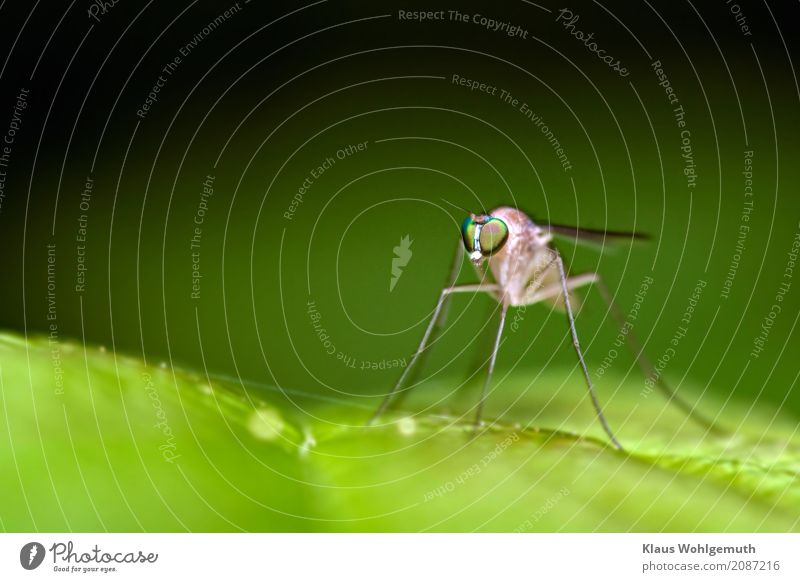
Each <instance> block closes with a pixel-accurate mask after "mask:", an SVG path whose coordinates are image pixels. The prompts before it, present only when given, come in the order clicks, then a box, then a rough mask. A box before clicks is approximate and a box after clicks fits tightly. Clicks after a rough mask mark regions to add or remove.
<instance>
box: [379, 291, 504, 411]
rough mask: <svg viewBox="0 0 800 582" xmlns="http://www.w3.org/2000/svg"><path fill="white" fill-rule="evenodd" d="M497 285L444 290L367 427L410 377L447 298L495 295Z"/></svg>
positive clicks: (384, 409)
mask: <svg viewBox="0 0 800 582" xmlns="http://www.w3.org/2000/svg"><path fill="white" fill-rule="evenodd" d="M497 290H498V288H497V285H487V284H484V283H476V284H473V285H457V286H453V287H446V288H445V289H442V293H441V295H439V301H438V302H437V303H436V309H434V311H433V317H431V321H430V322H429V323H428V327H427V329H426V330H425V334H424V335H423V336H422V341H421V342H420V344H419V347H418V348H417V351H416V352H414V355H413V356H412V358H411V361H410V362H409V363H408V366H406V367H405V369H404V370H403V373H402V374H401V376H400V379H399V380H397V383H396V384H395V385H394V388H392V390H391V391H390V392H389V393H388V394H387V395H386V396H385V397H384V399H383V402H381V405H380V406H379V407H378V409H377V410H376V411H375V414H373V415H372V417H371V418H370V419H369V421H368V422H367V426H369V425H371V424H372V423H373V422H375V421H376V420H377V419H378V418H380V416H381V415H382V414H383V413H384V412H385V411H386V409H387V408H388V406H389V404H390V403H391V401H392V399H393V398H394V396H395V394H396V393H397V391H398V390H400V387H401V386H402V385H403V382H404V381H405V379H406V377H407V376H408V374H409V372H410V370H411V368H413V367H414V364H415V363H416V362H417V360H418V359H419V357H420V355H421V354H422V353H423V352H424V351H425V348H426V347H427V345H428V340H429V339H430V336H431V333H432V332H433V328H434V327H435V326H436V322H437V320H438V319H439V316H440V314H441V312H442V306H443V305H444V302H445V300H446V299H447V297H448V296H449V295H451V294H453V293H490V294H495V293H497Z"/></svg>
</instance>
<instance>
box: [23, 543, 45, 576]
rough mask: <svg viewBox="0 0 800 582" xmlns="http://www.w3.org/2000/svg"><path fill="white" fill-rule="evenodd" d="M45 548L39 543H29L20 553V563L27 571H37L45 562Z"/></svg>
mask: <svg viewBox="0 0 800 582" xmlns="http://www.w3.org/2000/svg"><path fill="white" fill-rule="evenodd" d="M44 555H45V551H44V546H43V545H42V544H40V543H39V542H29V543H27V544H25V545H24V546H22V549H21V550H20V551H19V563H20V564H22V567H23V568H25V569H26V570H35V569H36V568H38V567H39V566H40V565H41V564H42V562H43V561H44Z"/></svg>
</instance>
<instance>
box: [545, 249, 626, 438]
mask: <svg viewBox="0 0 800 582" xmlns="http://www.w3.org/2000/svg"><path fill="white" fill-rule="evenodd" d="M554 252H555V253H556V264H557V265H558V274H559V275H560V277H561V292H562V293H563V296H564V306H565V308H566V311H567V320H568V321H569V330H570V333H571V334H572V345H573V347H574V348H575V353H577V354H578V361H579V362H580V364H581V369H582V370H583V375H584V377H585V378H586V387H587V388H588V389H589V396H590V397H591V399H592V405H593V406H594V409H595V412H597V418H598V420H599V421H600V424H601V425H603V430H605V431H606V434H607V435H608V438H609V439H611V442H612V443H613V445H614V447H616V448H617V449H620V450H622V445H620V444H619V441H618V440H617V438H616V437H615V436H614V433H613V432H611V427H609V426H608V421H606V417H605V416H604V415H603V409H602V408H601V407H600V402H599V401H598V400H597V395H596V394H595V392H594V386H593V385H592V378H591V376H590V375H589V369H588V368H587V367H586V362H585V361H584V359H583V352H582V351H581V344H580V342H579V341H578V331H577V330H576V329H575V318H574V317H573V315H572V306H571V305H570V303H569V286H568V285H567V274H566V273H565V271H564V261H563V260H562V259H561V255H560V254H559V252H558V250H554Z"/></svg>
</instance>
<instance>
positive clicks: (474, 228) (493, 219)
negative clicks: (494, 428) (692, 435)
mask: <svg viewBox="0 0 800 582" xmlns="http://www.w3.org/2000/svg"><path fill="white" fill-rule="evenodd" d="M558 236H563V237H570V238H573V239H574V240H576V241H577V242H579V243H587V242H588V243H598V242H603V241H604V240H605V239H607V238H608V239H622V240H625V239H627V240H640V239H646V238H647V237H646V236H645V235H642V234H640V233H636V232H621V231H600V230H592V229H584V228H577V227H571V226H562V225H555V224H547V225H540V224H536V223H535V222H534V221H533V220H531V219H530V218H529V217H528V216H527V215H526V214H525V213H524V212H522V211H521V210H518V209H516V208H511V207H508V206H501V207H499V208H496V209H494V210H492V211H491V212H489V213H483V214H473V213H469V216H468V217H467V218H466V219H465V220H464V222H463V223H462V226H461V238H462V244H460V245H459V247H463V251H464V252H466V255H467V256H468V257H469V260H470V262H471V263H472V264H473V266H474V267H475V270H476V271H477V273H478V275H479V277H480V279H481V282H479V283H474V284H466V285H455V279H456V276H457V274H458V267H459V265H460V263H461V261H462V260H463V255H464V252H462V250H461V248H458V249H457V252H456V259H455V261H454V265H453V269H452V271H451V276H450V281H449V284H448V285H447V286H446V287H445V288H444V289H442V291H441V294H440V295H439V300H438V302H437V304H436V308H435V309H434V312H433V316H432V317H431V321H430V322H429V323H428V327H427V328H426V330H425V333H424V335H423V336H422V341H421V342H420V344H419V347H418V348H417V351H416V352H415V353H414V355H413V357H412V358H411V361H410V362H409V364H408V366H406V368H405V369H404V370H403V373H402V375H401V376H400V378H399V379H398V381H397V383H396V384H395V386H394V387H393V388H392V390H391V391H390V392H389V393H388V394H387V395H386V396H385V397H384V399H383V401H382V402H381V405H380V406H379V407H378V409H377V410H376V411H375V414H373V416H372V418H371V419H370V420H369V422H368V425H370V424H372V423H373V422H375V421H376V420H377V419H378V418H379V417H380V416H381V415H382V414H383V413H384V412H385V411H386V409H387V408H388V407H389V405H390V404H391V403H392V400H393V399H394V398H395V396H396V395H397V392H398V391H399V390H400V388H401V387H402V385H403V383H404V382H405V380H406V379H407V378H408V375H409V373H410V371H411V369H412V368H413V367H414V365H415V364H416V363H417V361H418V359H419V358H420V356H421V355H422V354H423V352H424V351H425V349H426V348H427V347H428V342H429V340H430V339H431V335H432V333H433V331H434V328H435V327H436V326H437V323H439V319H440V318H442V319H443V311H445V309H444V307H445V303H446V301H447V299H448V298H449V297H450V296H451V295H453V294H455V293H488V294H489V295H490V296H491V297H493V298H494V299H496V300H497V301H498V302H499V303H500V322H499V325H498V327H497V333H496V335H495V338H494V343H493V347H492V352H491V355H490V357H489V361H488V371H487V374H486V378H485V381H484V384H483V390H482V392H481V395H480V400H479V401H478V406H477V412H476V415H475V423H474V426H475V428H476V429H477V428H479V427H481V426H482V417H483V408H484V404H485V402H486V397H487V395H488V394H489V388H490V386H491V381H492V374H493V372H494V366H495V361H496V359H497V352H498V349H499V347H500V339H501V337H502V335H503V327H504V325H505V320H506V314H507V313H508V310H509V308H510V307H520V306H527V305H533V304H535V303H541V302H546V303H549V304H550V305H551V306H552V307H554V308H556V309H560V310H563V311H564V312H565V313H566V319H567V324H568V326H569V333H570V335H571V338H572V345H573V347H574V349H575V353H576V354H577V357H578V363H579V365H580V368H581V370H582V372H583V376H584V379H585V381H586V387H587V389H588V391H589V396H590V398H591V401H592V405H593V406H594V410H595V412H596V414H597V418H598V420H599V422H600V424H601V425H602V427H603V430H604V431H605V433H606V434H607V435H608V438H609V439H610V441H611V443H612V445H613V446H614V447H615V448H617V449H622V445H621V444H620V443H619V441H618V440H617V438H616V436H615V435H614V432H613V431H612V430H611V427H610V426H609V424H608V421H607V420H606V417H605V415H604V414H603V409H602V407H601V405H600V401H599V400H598V398H597V394H596V393H595V389H594V384H593V383H592V379H591V376H590V374H589V370H588V368H587V366H586V361H585V359H584V356H583V351H582V349H581V345H580V341H579V340H578V332H577V329H576V327H575V316H574V312H573V307H572V306H573V303H574V299H575V296H574V294H573V292H574V290H575V289H577V288H579V287H584V286H587V285H593V286H595V287H596V288H597V289H598V291H599V292H600V295H601V296H602V297H603V299H604V300H605V302H606V304H607V305H608V307H609V309H610V311H611V313H612V315H613V317H614V319H615V320H616V321H617V324H618V325H619V326H620V327H621V326H622V325H624V317H623V314H622V312H621V311H620V310H619V308H618V307H617V306H616V304H615V303H614V302H613V300H612V296H611V294H610V293H609V291H608V288H607V287H606V286H605V284H604V283H603V280H602V278H601V277H600V275H599V274H598V273H581V274H578V275H573V276H567V271H566V267H565V266H564V261H563V259H562V258H561V254H560V253H559V252H558V249H557V248H556V247H555V245H554V244H553V239H554V238H555V237H558ZM487 266H488V271H489V273H490V274H491V278H489V277H488V276H487V275H488V274H487V272H486V268H487ZM625 339H626V342H627V345H628V349H629V350H630V351H631V353H632V354H633V356H634V358H635V359H636V362H637V364H638V365H639V367H640V369H641V370H642V372H643V373H644V374H645V376H646V377H650V378H656V379H657V380H656V385H657V386H658V388H659V389H660V390H661V391H662V392H663V393H664V395H665V396H666V397H667V399H668V400H669V401H670V402H673V403H674V404H676V405H677V406H679V407H680V408H681V409H683V410H684V412H686V413H687V414H688V415H690V416H691V417H693V418H694V419H695V420H697V421H698V422H700V423H701V424H703V425H705V426H706V427H707V428H709V429H712V428H713V425H712V423H711V422H710V421H708V420H707V419H705V418H704V417H703V416H701V415H699V414H698V413H697V412H696V411H695V410H694V407H693V406H692V405H690V404H689V403H687V402H685V401H684V400H682V399H680V398H679V397H678V396H677V394H675V392H674V391H673V390H672V389H671V388H670V387H669V386H667V385H666V383H665V382H664V381H663V380H662V379H661V376H660V375H658V374H656V373H655V369H654V368H653V365H652V363H651V362H650V361H649V360H648V358H647V356H646V355H645V354H644V353H643V350H642V348H641V345H640V344H639V342H638V340H637V339H636V337H635V336H634V335H633V333H632V332H629V333H627V334H625Z"/></svg>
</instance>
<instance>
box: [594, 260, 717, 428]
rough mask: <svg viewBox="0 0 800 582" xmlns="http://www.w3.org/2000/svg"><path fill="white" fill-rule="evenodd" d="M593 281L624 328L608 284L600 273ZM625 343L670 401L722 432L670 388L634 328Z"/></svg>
mask: <svg viewBox="0 0 800 582" xmlns="http://www.w3.org/2000/svg"><path fill="white" fill-rule="evenodd" d="M593 282H594V284H595V285H596V286H597V290H598V291H599V292H600V295H601V296H602V297H603V300H604V301H605V302H606V305H608V308H609V310H610V311H611V315H612V316H613V317H614V319H615V320H616V322H617V325H618V326H619V328H620V329H622V328H624V327H625V316H624V315H623V314H622V312H621V311H620V309H619V307H618V306H617V304H616V303H614V299H613V298H612V297H611V293H610V292H609V290H608V287H606V284H605V283H604V282H603V280H602V279H601V278H600V275H597V274H595V279H594V281H593ZM625 344H626V346H627V347H628V351H630V352H631V354H632V355H633V357H634V359H635V360H636V363H637V365H638V366H639V369H640V370H641V371H642V374H644V376H645V378H654V379H655V384H656V386H657V387H658V389H659V390H661V392H662V393H663V394H664V396H665V397H666V399H667V401H668V402H672V403H673V404H675V406H677V407H678V408H680V409H681V410H682V411H683V412H685V413H686V415H687V416H689V417H690V418H692V419H693V420H694V421H695V422H698V423H699V424H702V425H703V426H705V427H706V428H707V429H708V430H710V431H712V432H722V431H721V429H719V428H718V427H716V426H715V425H714V422H713V421H711V420H709V419H708V418H706V417H705V416H704V415H703V414H701V413H699V412H697V411H696V410H695V407H694V406H692V405H691V404H689V403H688V402H687V401H686V400H684V399H683V398H681V397H680V396H678V394H677V393H676V392H675V391H674V390H673V389H672V388H670V387H669V386H668V385H667V384H666V382H664V380H662V379H661V377H660V376H659V375H658V374H656V370H655V367H653V364H652V362H650V359H649V358H648V357H647V355H646V354H645V353H644V349H643V348H642V345H641V344H640V343H639V340H638V339H637V338H636V336H635V335H634V333H633V330H631V329H629V330H628V333H626V334H625Z"/></svg>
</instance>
